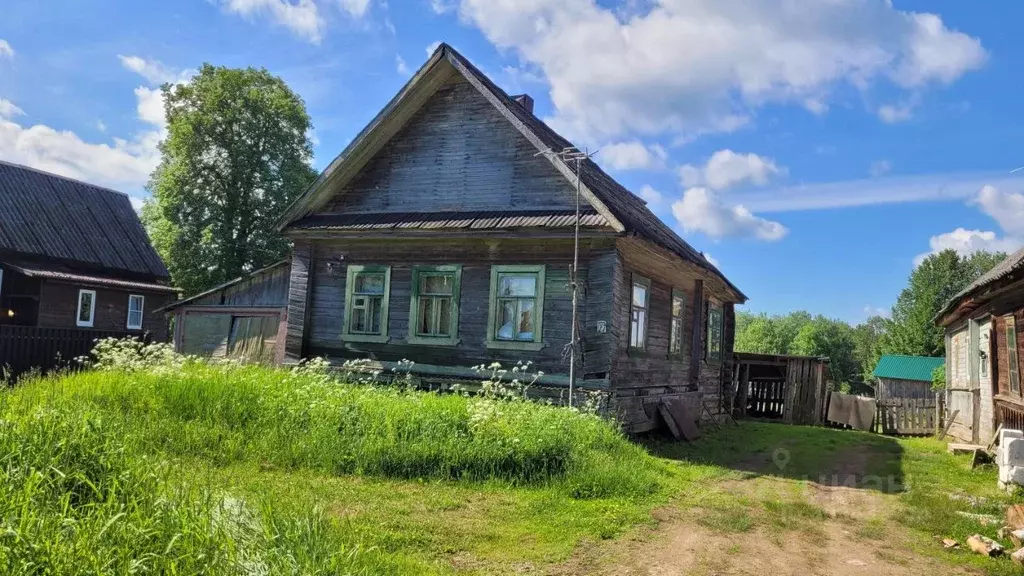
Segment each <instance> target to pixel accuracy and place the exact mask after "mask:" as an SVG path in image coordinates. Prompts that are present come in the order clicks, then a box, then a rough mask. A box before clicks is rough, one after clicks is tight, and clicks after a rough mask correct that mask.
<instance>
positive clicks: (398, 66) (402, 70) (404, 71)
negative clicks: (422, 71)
mask: <svg viewBox="0 0 1024 576" xmlns="http://www.w3.org/2000/svg"><path fill="white" fill-rule="evenodd" d="M395 71H396V72H398V73H399V74H401V75H402V76H408V75H409V74H412V71H411V70H409V65H408V64H406V63H405V58H402V57H401V56H399V55H397V54H396V55H395Z"/></svg>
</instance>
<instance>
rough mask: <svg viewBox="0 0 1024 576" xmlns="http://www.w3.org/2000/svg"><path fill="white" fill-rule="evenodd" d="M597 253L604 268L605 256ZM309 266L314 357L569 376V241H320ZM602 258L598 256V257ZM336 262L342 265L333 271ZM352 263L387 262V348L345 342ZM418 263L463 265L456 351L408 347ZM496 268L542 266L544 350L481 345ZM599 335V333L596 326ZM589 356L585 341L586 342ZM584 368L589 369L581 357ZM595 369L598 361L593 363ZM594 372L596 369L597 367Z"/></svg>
mask: <svg viewBox="0 0 1024 576" xmlns="http://www.w3.org/2000/svg"><path fill="white" fill-rule="evenodd" d="M608 248H609V247H608V246H605V247H604V253H603V254H600V256H601V257H603V258H604V261H602V264H603V265H605V266H606V265H607V259H608V255H607V250H608ZM314 253H315V257H314V260H313V266H312V268H311V277H312V283H311V284H312V288H311V292H312V294H311V297H310V298H311V299H310V314H309V327H308V331H307V334H308V342H307V345H308V348H309V352H310V354H312V355H323V356H327V357H329V358H332V359H339V360H340V359H346V358H372V359H375V360H382V361H397V360H401V359H404V358H407V359H410V360H413V361H415V362H418V363H423V364H436V365H441V366H461V367H469V366H473V365H477V364H482V363H489V362H494V361H498V362H502V363H503V364H509V365H511V364H515V362H516V361H519V360H530V361H533V362H534V363H535V365H536V367H537V368H538V369H540V370H543V371H544V372H547V373H550V374H564V373H567V372H568V363H567V361H566V360H563V358H562V352H563V349H564V347H565V345H566V344H567V343H568V342H569V338H570V330H571V318H572V295H571V293H570V291H569V289H568V281H569V269H570V266H571V263H572V243H571V242H569V241H546V242H544V243H543V244H540V245H538V244H537V243H536V242H535V241H497V240H495V241H479V242H458V241H454V242H453V241H447V242H446V241H434V242H430V243H427V242H422V241H421V242H408V241H395V242H376V243H366V242H362V243H360V242H343V241H330V240H324V241H317V242H316V244H315V251H314ZM599 253H600V251H599ZM590 256H591V254H590V248H589V247H587V246H584V247H582V248H581V254H580V280H581V282H582V283H583V284H584V285H585V286H586V285H587V280H588V278H589V274H588V267H589V262H590V259H591V258H590ZM333 262H344V265H342V266H338V267H332V266H331V265H329V264H330V263H333ZM351 264H386V265H390V266H391V290H390V297H389V298H390V305H389V315H388V335H389V337H390V340H389V342H387V343H386V344H380V343H362V342H345V341H344V340H343V338H342V332H343V322H344V317H345V310H344V308H345V281H346V276H347V274H346V268H347V266H348V265H351ZM419 264H426V265H430V264H461V265H462V284H461V293H460V299H459V312H460V313H459V323H458V336H459V339H460V343H459V344H458V345H457V346H429V345H421V344H409V343H408V342H407V341H406V339H407V335H408V323H409V306H410V288H411V286H410V283H411V279H412V268H413V266H415V265H419ZM496 264H544V265H546V271H545V286H544V296H545V298H544V320H543V342H544V347H543V348H542V349H541V350H539V351H510V350H501V349H491V348H487V347H486V346H485V340H486V337H487V318H488V306H489V301H490V300H489V299H490V275H491V266H492V265H496ZM581 302H582V304H581V307H580V318H582V319H587V318H594V325H595V327H596V317H594V316H589V317H588V313H587V310H588V305H587V302H586V300H585V296H584V299H583V300H581ZM595 330H596V328H595ZM584 346H585V348H584V349H585V350H586V346H587V344H586V342H585V344H584ZM583 363H584V364H583V365H584V366H593V365H594V364H593V361H592V360H589V359H588V358H587V357H586V356H585V357H584V359H583ZM596 365H597V366H598V367H600V362H597V364H596ZM595 370H596V369H595Z"/></svg>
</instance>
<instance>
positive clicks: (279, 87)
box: [142, 64, 316, 294]
mask: <svg viewBox="0 0 1024 576" xmlns="http://www.w3.org/2000/svg"><path fill="white" fill-rule="evenodd" d="M162 91H163V97H164V113H165V114H166V117H167V137H166V139H165V140H164V141H163V142H161V143H160V152H161V154H162V158H161V162H160V165H159V166H158V167H157V169H156V170H155V171H154V172H153V175H152V177H151V179H150V182H149V190H150V192H152V194H153V199H152V200H151V201H148V202H147V203H146V205H145V206H144V207H143V211H142V218H143V222H144V223H145V224H146V228H147V230H148V231H149V234H150V236H151V238H152V239H153V244H154V246H155V247H156V249H157V251H158V252H159V253H160V255H161V256H162V257H163V259H164V261H165V262H166V263H167V266H168V268H169V269H170V272H171V277H172V279H173V281H174V283H175V285H176V286H179V287H181V288H182V289H183V290H184V291H185V293H186V294H194V293H196V292H199V291H201V290H203V289H206V288H209V287H211V286H213V285H216V284H219V283H222V282H225V281H227V280H230V279H231V278H234V277H236V276H238V275H239V274H241V273H243V272H245V271H247V270H252V269H255V268H259V267H262V266H265V265H267V264H270V263H272V262H273V261H275V260H278V259H280V258H282V257H283V256H284V255H285V254H286V253H287V250H288V243H287V241H286V240H285V239H283V238H281V237H280V236H279V235H277V234H275V233H274V231H273V223H274V221H275V220H276V219H277V217H278V216H279V215H280V214H281V212H283V211H284V209H285V207H287V206H288V204H289V203H290V202H291V201H292V200H293V199H295V197H296V196H298V195H299V194H300V193H301V192H302V191H303V190H304V189H305V188H306V187H307V186H308V185H309V184H310V182H312V181H313V179H314V178H315V177H316V172H315V171H314V170H313V168H312V167H311V166H310V162H311V159H312V145H311V143H310V140H309V137H308V136H307V134H308V132H309V130H310V128H311V124H310V119H309V115H308V114H307V113H306V107H305V104H304V103H303V101H302V99H301V98H300V97H299V96H298V95H296V94H295V93H294V92H292V91H291V90H290V89H289V88H288V86H287V85H286V84H285V83H284V81H283V80H281V79H280V78H277V77H276V76H273V75H271V74H270V73H269V72H267V71H266V70H265V69H259V70H257V69H255V68H246V69H232V68H223V67H215V66H211V65H209V64H204V65H203V67H202V69H200V71H199V74H198V75H196V76H195V77H194V78H192V80H190V81H189V82H188V83H185V84H180V85H170V84H165V85H164V86H163V87H162Z"/></svg>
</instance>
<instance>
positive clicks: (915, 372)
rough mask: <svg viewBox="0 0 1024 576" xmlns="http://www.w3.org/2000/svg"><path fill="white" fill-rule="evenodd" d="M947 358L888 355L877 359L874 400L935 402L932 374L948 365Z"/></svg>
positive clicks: (874, 373)
mask: <svg viewBox="0 0 1024 576" xmlns="http://www.w3.org/2000/svg"><path fill="white" fill-rule="evenodd" d="M945 362H946V360H945V358H932V357H928V356H903V355H899V354H886V355H885V356H882V357H881V358H879V359H878V364H877V365H876V366H875V370H874V372H872V374H873V375H874V377H875V399H876V400H878V401H880V402H882V401H887V400H894V399H903V398H909V399H915V400H920V399H932V398H934V397H935V392H934V391H932V372H934V371H935V369H936V368H941V367H942V366H943V364H945Z"/></svg>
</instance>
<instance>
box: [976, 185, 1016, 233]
mask: <svg viewBox="0 0 1024 576" xmlns="http://www.w3.org/2000/svg"><path fill="white" fill-rule="evenodd" d="M971 203H972V204H975V205H977V206H979V207H980V208H981V211H982V212H984V213H985V214H988V215H989V216H991V217H992V219H994V220H995V221H996V222H998V223H999V226H1000V228H1002V229H1003V232H1006V233H1007V234H1011V235H1013V236H1017V237H1020V238H1024V194H1017V193H1013V192H1002V191H1000V190H999V189H998V188H996V187H995V186H992V185H986V186H983V187H982V188H981V191H980V192H979V193H978V197H977V198H975V199H974V200H973V201H972V202H971Z"/></svg>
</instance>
